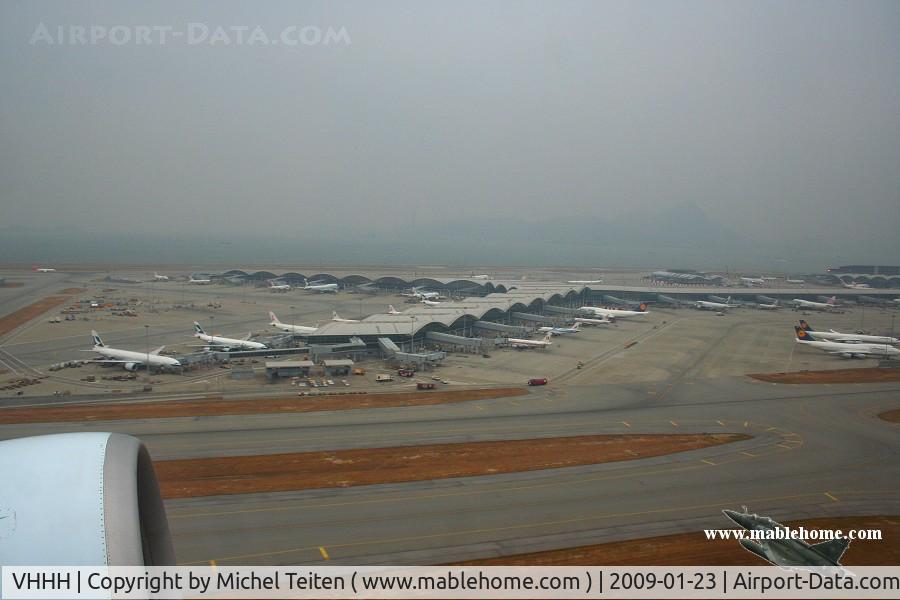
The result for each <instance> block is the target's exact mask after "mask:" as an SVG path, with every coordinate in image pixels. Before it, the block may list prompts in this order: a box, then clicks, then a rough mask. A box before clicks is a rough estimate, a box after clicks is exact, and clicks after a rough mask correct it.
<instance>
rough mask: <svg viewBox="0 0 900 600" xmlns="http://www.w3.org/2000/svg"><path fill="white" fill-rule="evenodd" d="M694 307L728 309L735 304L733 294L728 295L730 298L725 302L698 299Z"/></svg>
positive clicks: (699, 308)
mask: <svg viewBox="0 0 900 600" xmlns="http://www.w3.org/2000/svg"><path fill="white" fill-rule="evenodd" d="M694 308H696V309H698V310H728V309H729V308H734V304H732V303H731V296H728V299H727V300H726V301H725V302H710V301H709V300H697V302H695V303H694Z"/></svg>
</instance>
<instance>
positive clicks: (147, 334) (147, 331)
mask: <svg viewBox="0 0 900 600" xmlns="http://www.w3.org/2000/svg"><path fill="white" fill-rule="evenodd" d="M144 336H145V338H146V340H147V377H150V325H146V324H145V325H144Z"/></svg>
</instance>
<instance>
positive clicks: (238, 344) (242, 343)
mask: <svg viewBox="0 0 900 600" xmlns="http://www.w3.org/2000/svg"><path fill="white" fill-rule="evenodd" d="M194 337H195V338H199V339H201V340H203V341H204V342H206V345H207V346H209V347H211V348H222V349H223V350H225V351H226V352H227V351H228V350H231V349H232V348H241V349H243V350H263V349H265V348H266V345H265V344H263V343H260V342H251V341H250V334H249V333H248V334H247V337H245V338H244V339H240V340H239V339H236V338H227V337H221V336H218V335H209V334H207V333H206V332H205V331H203V328H202V327H200V323H198V322H197V321H194Z"/></svg>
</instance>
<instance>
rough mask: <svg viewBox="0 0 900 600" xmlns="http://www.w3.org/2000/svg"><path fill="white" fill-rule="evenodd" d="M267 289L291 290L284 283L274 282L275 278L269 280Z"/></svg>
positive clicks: (276, 290) (277, 290)
mask: <svg viewBox="0 0 900 600" xmlns="http://www.w3.org/2000/svg"><path fill="white" fill-rule="evenodd" d="M269 291H270V292H289V291H291V286H290V285H288V284H286V283H275V280H274V279H273V280H272V281H270V282H269Z"/></svg>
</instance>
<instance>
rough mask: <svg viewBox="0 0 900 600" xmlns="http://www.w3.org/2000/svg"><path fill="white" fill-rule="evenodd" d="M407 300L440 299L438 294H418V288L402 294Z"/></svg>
mask: <svg viewBox="0 0 900 600" xmlns="http://www.w3.org/2000/svg"><path fill="white" fill-rule="evenodd" d="M403 296H407V297H409V298H418V299H420V300H423V299H424V300H437V299H439V298H440V297H441V295H440V293H438V292H420V291H419V288H412V291H410V292H407V293H405V294H403Z"/></svg>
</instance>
